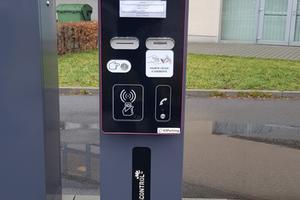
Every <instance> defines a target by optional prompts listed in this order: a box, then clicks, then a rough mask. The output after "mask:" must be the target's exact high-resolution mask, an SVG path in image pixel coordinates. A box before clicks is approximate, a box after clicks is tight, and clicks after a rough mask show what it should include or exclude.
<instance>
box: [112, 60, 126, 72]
mask: <svg viewBox="0 0 300 200" xmlns="http://www.w3.org/2000/svg"><path fill="white" fill-rule="evenodd" d="M107 69H108V71H110V72H111V73H128V72H130V70H131V63H130V62H129V61H128V60H110V61H109V62H108V63H107Z"/></svg>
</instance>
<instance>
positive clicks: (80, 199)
mask: <svg viewBox="0 0 300 200" xmlns="http://www.w3.org/2000/svg"><path fill="white" fill-rule="evenodd" d="M63 200H100V198H99V197H98V196H74V195H64V196H63ZM182 200H208V199H182ZM209 200H216V199H209ZM218 200H221V199H218Z"/></svg>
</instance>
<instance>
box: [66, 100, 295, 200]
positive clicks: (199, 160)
mask: <svg viewBox="0 0 300 200" xmlns="http://www.w3.org/2000/svg"><path fill="white" fill-rule="evenodd" d="M98 110H99V107H98V97H97V96H62V97H61V121H62V146H63V151H62V154H63V175H64V181H63V183H64V193H65V194H70V195H73V194H77V195H99V174H98V168H99V156H100V155H99V154H100V152H99V125H98ZM299 113H300V101H299V100H239V99H216V98H199V97H188V98H187V110H186V142H185V162H184V166H185V170H184V184H183V197H185V198H229V199H236V198H240V199H297V197H299V196H300V191H299V189H298V186H299V185H300V172H299V168H300V156H299V155H300V151H299V149H300V145H299V143H298V141H300V120H299Z"/></svg>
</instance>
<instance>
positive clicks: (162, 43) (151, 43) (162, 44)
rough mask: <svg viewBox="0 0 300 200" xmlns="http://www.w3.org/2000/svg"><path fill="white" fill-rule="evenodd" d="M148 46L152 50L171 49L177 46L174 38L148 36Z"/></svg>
mask: <svg viewBox="0 0 300 200" xmlns="http://www.w3.org/2000/svg"><path fill="white" fill-rule="evenodd" d="M146 47H147V48H148V49H152V50H155V49H161V50H162V49H166V50H171V49H173V48H174V47H175V41H174V40H173V39H172V38H148V39H147V41H146Z"/></svg>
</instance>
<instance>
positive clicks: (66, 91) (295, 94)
mask: <svg viewBox="0 0 300 200" xmlns="http://www.w3.org/2000/svg"><path fill="white" fill-rule="evenodd" d="M60 94H61V95H97V94H99V89H98V88H94V87H82V88H81V87H78V88H76V87H63V88H60ZM187 96H188V97H204V98H205V97H206V98H208V97H223V98H264V99H268V98H292V99H295V98H296V99H298V98H299V99H300V91H275V90H259V91H258V90H200V89H188V90H187Z"/></svg>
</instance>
